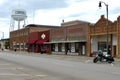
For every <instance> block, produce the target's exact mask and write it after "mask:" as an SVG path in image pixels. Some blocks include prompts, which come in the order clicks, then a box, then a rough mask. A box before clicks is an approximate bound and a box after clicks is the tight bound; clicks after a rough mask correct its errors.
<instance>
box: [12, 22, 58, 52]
mask: <svg viewBox="0 0 120 80" xmlns="http://www.w3.org/2000/svg"><path fill="white" fill-rule="evenodd" d="M56 27H59V26H49V25H35V24H30V25H27V26H26V27H24V28H22V29H18V30H15V31H11V32H10V50H15V49H16V50H19V51H26V50H27V49H28V45H27V42H28V40H29V38H30V37H29V35H30V33H32V32H41V31H46V30H50V29H51V28H56Z"/></svg>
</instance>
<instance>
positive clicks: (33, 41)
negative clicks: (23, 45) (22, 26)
mask: <svg viewBox="0 0 120 80" xmlns="http://www.w3.org/2000/svg"><path fill="white" fill-rule="evenodd" d="M35 42H36V40H29V41H28V42H27V44H34V43H35Z"/></svg>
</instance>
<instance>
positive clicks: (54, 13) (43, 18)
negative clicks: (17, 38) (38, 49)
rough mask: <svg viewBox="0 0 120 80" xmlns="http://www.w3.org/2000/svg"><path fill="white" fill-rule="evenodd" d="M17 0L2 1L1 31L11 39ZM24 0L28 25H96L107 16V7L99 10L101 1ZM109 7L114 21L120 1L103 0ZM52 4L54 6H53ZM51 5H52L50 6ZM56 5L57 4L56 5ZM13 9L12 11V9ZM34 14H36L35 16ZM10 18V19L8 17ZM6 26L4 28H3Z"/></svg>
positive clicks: (110, 15)
mask: <svg viewBox="0 0 120 80" xmlns="http://www.w3.org/2000/svg"><path fill="white" fill-rule="evenodd" d="M5 1H10V2H11V1H16V0H0V8H2V9H1V10H0V12H1V13H2V14H0V24H1V25H0V31H4V32H5V34H6V35H5V36H6V37H9V35H8V33H9V27H10V15H11V13H10V12H11V10H12V9H13V7H15V6H16V5H17V4H18V3H17V1H16V2H14V3H11V4H9V3H10V2H6V3H5ZM40 1H41V0H29V3H27V2H28V0H22V1H21V2H20V3H22V2H24V3H23V6H22V7H24V8H25V9H26V10H27V16H28V18H27V23H28V24H32V23H35V24H42V25H60V24H61V22H62V20H63V19H64V21H65V22H67V21H71V20H84V21H89V22H92V23H95V22H96V21H97V20H98V19H99V18H100V16H101V15H103V14H104V15H105V16H106V6H105V5H104V4H102V8H101V9H99V7H98V4H99V0H55V1H50V0H48V1H47V0H45V1H44V0H43V1H42V3H40ZM102 1H104V2H105V3H106V4H108V5H109V6H108V7H109V19H110V20H112V21H114V20H116V19H117V17H118V16H119V13H120V7H119V6H120V5H119V3H120V1H119V0H102ZM52 2H53V3H54V4H52ZM38 3H39V4H38ZM49 3H50V4H49ZM55 3H57V4H56V5H55ZM5 5H7V6H5ZM11 8H12V9H11ZM33 12H35V14H34V16H33ZM8 16H9V17H8ZM3 26H4V27H3Z"/></svg>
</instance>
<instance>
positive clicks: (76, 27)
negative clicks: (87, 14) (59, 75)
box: [50, 20, 89, 55]
mask: <svg viewBox="0 0 120 80" xmlns="http://www.w3.org/2000/svg"><path fill="white" fill-rule="evenodd" d="M88 25H89V23H88V22H84V21H79V20H75V21H70V22H64V23H62V24H61V27H60V28H56V29H51V31H50V34H51V39H50V43H51V47H52V52H62V53H64V54H71V53H72V54H76V55H86V47H87V46H86V42H87V41H86V40H87V39H86V38H87V34H88V33H87V32H88V27H89V26H88Z"/></svg>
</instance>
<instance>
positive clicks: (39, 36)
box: [27, 30, 50, 53]
mask: <svg viewBox="0 0 120 80" xmlns="http://www.w3.org/2000/svg"><path fill="white" fill-rule="evenodd" d="M49 39H50V30H46V31H41V32H32V33H30V35H29V40H28V42H27V45H28V52H35V53H43V52H44V53H49V51H50V46H49V45H48V44H44V43H45V42H49Z"/></svg>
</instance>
